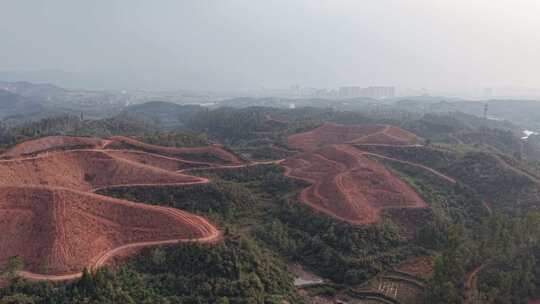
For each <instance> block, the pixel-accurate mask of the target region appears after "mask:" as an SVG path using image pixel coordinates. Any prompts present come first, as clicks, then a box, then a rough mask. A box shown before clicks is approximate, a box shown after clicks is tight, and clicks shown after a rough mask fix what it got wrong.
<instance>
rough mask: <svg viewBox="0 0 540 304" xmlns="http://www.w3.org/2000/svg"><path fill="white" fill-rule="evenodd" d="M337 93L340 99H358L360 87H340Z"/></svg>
mask: <svg viewBox="0 0 540 304" xmlns="http://www.w3.org/2000/svg"><path fill="white" fill-rule="evenodd" d="M338 92H339V97H342V98H352V97H359V96H360V93H361V92H362V88H360V87H340V88H339V91H338Z"/></svg>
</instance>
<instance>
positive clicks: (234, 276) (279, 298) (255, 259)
mask: <svg viewBox="0 0 540 304" xmlns="http://www.w3.org/2000/svg"><path fill="white" fill-rule="evenodd" d="M15 300H17V301H19V302H16V301H15ZM14 301H15V302H14ZM21 301H22V302H21ZM283 301H289V302H292V303H299V299H298V298H297V296H296V294H295V290H294V286H293V283H292V277H291V276H290V274H289V273H288V272H287V270H286V267H285V265H284V264H283V263H282V262H281V261H280V259H278V258H276V257H275V256H274V255H273V254H272V253H271V252H270V251H269V250H267V249H264V248H262V247H260V246H258V245H257V244H256V243H255V242H253V241H251V240H248V239H245V238H238V239H237V238H227V239H226V240H225V241H224V242H223V243H220V244H217V245H214V246H208V245H197V244H181V245H176V246H167V247H159V248H154V249H147V250H143V251H142V252H141V253H139V254H138V255H137V256H135V257H134V258H132V259H131V260H129V261H128V262H127V263H125V264H124V265H123V266H122V267H120V268H119V269H118V270H117V271H115V272H110V271H108V270H107V269H102V270H99V271H97V273H95V274H90V273H88V272H85V274H84V275H83V277H82V278H81V279H80V280H78V281H77V282H75V283H72V284H67V285H53V284H49V283H38V284H35V283H29V282H25V281H23V280H15V281H13V283H12V284H11V285H10V286H9V287H8V288H5V289H1V290H0V303H29V304H34V303H35V304H42V303H43V304H49V303H51V304H52V303H95V304H98V303H99V304H103V303H111V304H113V303H148V304H150V303H163V304H165V303H167V304H173V303H174V304H176V303H178V304H180V303H182V304H184V303H186V304H188V303H189V304H196V303H237V304H248V303H254V304H256V303H261V304H263V303H264V304H266V303H275V304H278V303H283Z"/></svg>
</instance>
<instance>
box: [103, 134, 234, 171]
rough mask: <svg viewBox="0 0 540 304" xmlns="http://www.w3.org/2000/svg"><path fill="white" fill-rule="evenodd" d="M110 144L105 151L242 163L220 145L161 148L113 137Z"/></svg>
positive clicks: (126, 138) (130, 139) (222, 162)
mask: <svg viewBox="0 0 540 304" xmlns="http://www.w3.org/2000/svg"><path fill="white" fill-rule="evenodd" d="M109 140H110V142H109V143H108V144H107V145H106V146H105V148H106V149H129V150H141V151H145V152H149V153H154V154H161V155H166V156H173V157H179V158H182V159H185V158H186V156H189V155H196V154H207V155H211V156H213V157H214V158H215V159H216V163H219V164H222V165H223V164H241V163H243V161H242V160H241V159H239V158H238V157H237V156H236V155H234V154H232V153H231V152H229V151H226V150H225V149H223V147H222V146H220V145H210V146H205V147H187V148H175V147H162V146H156V145H151V144H147V143H143V142H140V141H137V140H135V139H132V138H129V137H124V136H114V137H111V138H110V139H109Z"/></svg>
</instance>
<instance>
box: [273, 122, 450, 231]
mask: <svg viewBox="0 0 540 304" xmlns="http://www.w3.org/2000/svg"><path fill="white" fill-rule="evenodd" d="M287 142H288V145H289V147H291V148H293V149H297V150H301V151H304V152H303V153H300V154H297V155H295V156H292V157H290V158H287V159H286V160H285V161H284V162H283V163H282V165H283V166H284V167H285V169H286V172H285V174H286V175H287V176H290V177H293V178H297V179H301V180H304V181H307V182H309V183H310V184H311V185H310V186H309V187H307V188H306V189H304V190H303V191H302V192H301V193H300V197H299V199H300V201H301V202H303V203H305V204H307V205H309V206H311V207H312V208H314V209H315V210H318V211H320V212H323V213H325V214H327V215H329V216H331V217H334V218H337V219H340V220H343V221H346V222H349V223H351V224H357V225H364V224H370V223H374V222H377V221H378V220H379V219H380V218H381V215H382V213H383V211H385V210H388V211H391V212H393V213H395V211H399V210H403V211H404V212H409V213H411V212H412V210H423V209H427V208H428V205H427V204H426V202H424V201H423V199H422V198H420V196H419V195H418V194H417V193H416V192H415V190H414V189H412V188H411V187H410V186H409V185H408V184H407V183H405V182H403V181H402V180H400V179H399V178H398V177H396V176H394V174H392V173H391V172H390V171H389V170H387V169H386V168H385V167H384V166H383V165H382V164H380V163H379V162H377V161H376V159H381V160H384V161H392V162H400V163H404V164H407V165H410V166H413V167H416V168H418V169H420V170H424V171H427V172H429V173H430V174H432V175H433V176H434V177H436V178H440V179H442V180H444V181H446V182H448V183H450V184H454V183H456V181H455V179H453V178H452V177H449V176H447V175H445V174H443V173H440V172H438V171H436V170H434V169H432V168H429V167H427V166H423V165H421V164H417V163H412V162H409V161H405V160H400V159H396V158H392V157H388V156H384V155H380V154H376V153H371V152H367V151H363V150H362V149H361V146H362V145H384V146H388V147H406V146H418V145H419V144H420V143H421V142H422V139H421V138H419V137H417V136H416V135H414V134H412V133H410V132H408V131H405V130H402V129H400V128H398V127H394V126H388V125H338V124H331V123H326V124H324V125H322V126H320V127H318V128H316V129H313V130H311V131H308V132H304V133H299V134H294V135H291V136H289V137H288V138H287ZM355 145H356V146H355ZM407 210H410V211H407ZM411 215H412V213H411Z"/></svg>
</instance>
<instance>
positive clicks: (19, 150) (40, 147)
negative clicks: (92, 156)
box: [1, 136, 106, 158]
mask: <svg viewBox="0 0 540 304" xmlns="http://www.w3.org/2000/svg"><path fill="white" fill-rule="evenodd" d="M105 143H106V141H104V140H102V139H99V138H92V137H72V136H49V137H43V138H39V139H35V140H30V141H26V142H23V143H21V144H18V145H16V146H15V147H13V148H11V149H8V150H7V151H6V152H5V153H3V154H2V155H1V157H2V158H14V157H21V156H29V155H35V154H38V153H44V152H48V151H58V150H70V149H76V148H96V147H99V146H103V145H104V144H105Z"/></svg>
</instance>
